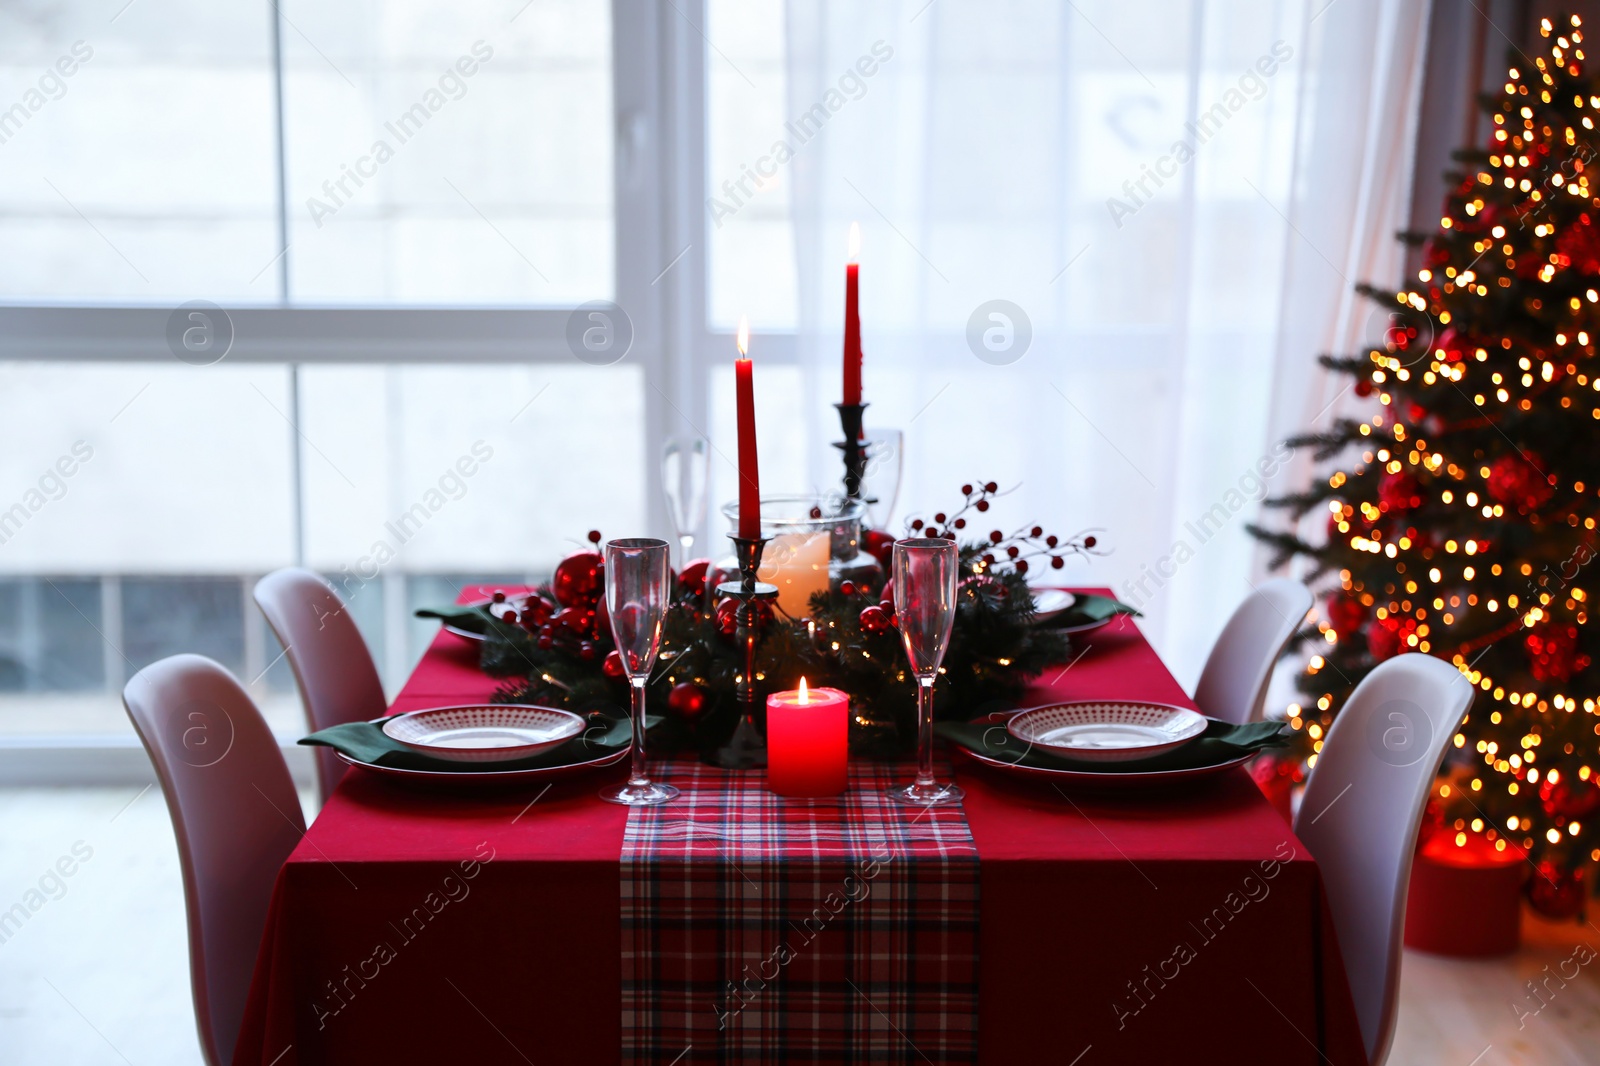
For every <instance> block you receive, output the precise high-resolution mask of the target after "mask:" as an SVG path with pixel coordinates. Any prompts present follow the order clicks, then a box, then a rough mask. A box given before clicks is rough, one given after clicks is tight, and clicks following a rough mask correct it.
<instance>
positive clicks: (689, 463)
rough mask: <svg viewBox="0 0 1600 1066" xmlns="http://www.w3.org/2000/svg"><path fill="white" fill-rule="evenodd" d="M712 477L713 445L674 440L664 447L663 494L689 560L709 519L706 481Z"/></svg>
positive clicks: (680, 562)
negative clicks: (695, 540)
mask: <svg viewBox="0 0 1600 1066" xmlns="http://www.w3.org/2000/svg"><path fill="white" fill-rule="evenodd" d="M710 474H711V442H710V441H708V440H706V439H705V438H704V437H671V438H669V439H668V440H667V442H666V443H665V444H663V445H662V446H661V491H662V493H663V494H664V495H665V496H666V498H667V514H668V516H669V517H671V519H672V528H673V530H674V531H675V532H676V533H677V535H678V543H679V545H680V546H681V547H682V548H683V554H682V556H681V557H680V558H679V559H678V568H679V569H680V570H681V569H683V565H684V564H685V563H687V562H688V561H689V557H690V554H691V553H692V551H693V549H694V534H695V530H697V529H699V528H700V523H702V522H704V521H705V520H706V480H707V478H709V477H710Z"/></svg>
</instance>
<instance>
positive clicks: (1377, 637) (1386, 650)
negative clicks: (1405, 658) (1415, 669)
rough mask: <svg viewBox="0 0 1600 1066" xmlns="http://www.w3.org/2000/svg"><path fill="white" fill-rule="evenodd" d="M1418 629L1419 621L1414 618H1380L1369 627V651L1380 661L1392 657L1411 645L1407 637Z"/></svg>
mask: <svg viewBox="0 0 1600 1066" xmlns="http://www.w3.org/2000/svg"><path fill="white" fill-rule="evenodd" d="M1416 631H1417V623H1416V620H1415V619H1413V618H1407V619H1405V620H1404V621H1401V620H1400V619H1397V618H1394V617H1392V616H1391V617H1389V618H1384V619H1380V620H1379V621H1378V623H1377V624H1376V625H1371V626H1368V627H1367V651H1368V652H1370V653H1371V655H1372V657H1373V658H1374V659H1375V660H1377V661H1378V662H1380V663H1381V662H1383V661H1384V660H1385V659H1392V658H1394V657H1395V656H1396V655H1399V654H1400V653H1401V652H1403V651H1405V650H1406V649H1407V648H1409V647H1410V643H1409V641H1408V640H1407V638H1408V637H1410V636H1412V635H1413V634H1414V633H1416Z"/></svg>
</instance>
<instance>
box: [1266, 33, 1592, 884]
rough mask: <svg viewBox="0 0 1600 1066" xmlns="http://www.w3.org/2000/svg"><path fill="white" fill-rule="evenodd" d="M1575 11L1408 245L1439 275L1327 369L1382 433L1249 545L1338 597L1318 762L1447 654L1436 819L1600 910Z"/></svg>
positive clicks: (1309, 748)
mask: <svg viewBox="0 0 1600 1066" xmlns="http://www.w3.org/2000/svg"><path fill="white" fill-rule="evenodd" d="M1580 27H1581V24H1580V21H1579V19H1578V18H1577V17H1572V18H1570V19H1566V18H1563V19H1560V20H1558V21H1557V22H1556V23H1554V24H1552V22H1551V21H1549V20H1545V21H1543V22H1542V24H1541V32H1542V33H1543V35H1544V37H1545V38H1546V39H1547V42H1548V50H1547V51H1545V53H1544V54H1543V55H1542V56H1538V57H1535V58H1534V59H1533V60H1532V66H1531V67H1529V66H1528V65H1527V63H1528V61H1527V60H1526V59H1525V58H1523V57H1522V56H1521V55H1520V53H1519V54H1516V55H1515V56H1514V57H1513V58H1512V59H1511V62H1512V63H1513V65H1512V67H1511V69H1510V70H1509V72H1508V74H1507V77H1506V81H1505V86H1504V89H1503V91H1502V92H1500V93H1498V94H1485V95H1484V97H1483V99H1482V102H1483V106H1484V108H1485V109H1486V110H1487V111H1488V112H1489V114H1490V115H1491V117H1492V120H1493V134H1492V139H1491V142H1490V144H1489V147H1488V148H1487V150H1482V149H1476V148H1474V149H1468V150H1464V151H1460V152H1457V153H1456V156H1455V158H1456V159H1457V160H1458V161H1459V162H1460V163H1461V167H1462V169H1461V171H1460V172H1458V173H1452V174H1450V175H1449V179H1450V181H1451V189H1450V192H1449V194H1448V196H1447V199H1446V203H1445V208H1444V215H1443V217H1442V218H1441V219H1440V222H1439V229H1438V231H1437V232H1435V233H1432V234H1409V235H1405V237H1404V239H1406V240H1408V241H1411V242H1413V243H1414V244H1419V245H1420V246H1421V248H1422V268H1421V269H1420V270H1419V271H1418V272H1417V275H1416V280H1415V282H1414V283H1411V284H1408V285H1407V286H1406V287H1405V288H1403V289H1402V290H1401V291H1400V292H1398V293H1394V292H1385V291H1381V290H1378V289H1376V288H1373V287H1371V286H1360V287H1359V288H1360V290H1361V291H1362V292H1363V293H1364V294H1365V295H1367V296H1369V297H1371V298H1372V299H1374V300H1377V301H1378V302H1379V303H1380V304H1383V305H1386V306H1387V307H1388V308H1390V309H1391V311H1392V316H1391V320H1390V326H1389V328H1388V330H1387V332H1386V333H1385V335H1384V337H1383V338H1382V342H1381V346H1379V347H1375V348H1374V349H1373V350H1371V351H1369V352H1367V353H1366V354H1365V355H1363V356H1355V357H1337V358H1336V357H1328V356H1325V357H1323V359H1322V362H1323V364H1324V365H1325V366H1327V367H1329V368H1331V369H1333V370H1336V371H1339V372H1342V373H1344V374H1348V375H1350V376H1351V377H1352V378H1354V385H1353V388H1354V391H1355V393H1356V394H1357V395H1358V396H1361V397H1370V398H1371V399H1372V403H1371V406H1370V408H1369V417H1367V418H1366V419H1365V420H1357V419H1354V418H1345V419H1342V420H1340V421H1338V422H1337V424H1335V425H1334V426H1333V427H1332V428H1331V429H1330V430H1329V431H1327V432H1325V433H1316V434H1308V435H1306V436H1303V437H1300V438H1297V439H1295V440H1294V441H1291V443H1292V444H1295V445H1308V446H1311V447H1313V448H1314V449H1315V455H1316V457H1317V458H1318V459H1319V460H1323V461H1333V462H1334V465H1335V466H1337V469H1334V470H1332V471H1331V472H1330V473H1329V475H1328V476H1327V477H1325V478H1321V479H1319V480H1318V482H1317V483H1316V484H1314V485H1313V486H1312V488H1311V489H1309V490H1308V491H1306V492H1303V493H1298V494H1295V495H1291V496H1287V497H1283V498H1279V499H1275V500H1271V501H1269V503H1270V504H1272V505H1275V506H1279V507H1283V508H1287V509H1288V511H1289V513H1290V514H1291V515H1292V516H1293V517H1295V518H1296V519H1302V518H1304V517H1305V516H1306V515H1308V514H1309V513H1311V512H1313V511H1324V510H1325V513H1326V514H1327V516H1328V517H1327V526H1326V530H1325V535H1324V531H1323V530H1322V528H1321V525H1320V523H1316V524H1315V525H1316V528H1314V529H1310V528H1308V525H1310V524H1309V523H1307V522H1304V521H1301V522H1299V523H1298V526H1297V530H1298V532H1288V533H1285V532H1276V531H1266V530H1262V529H1259V528H1256V529H1254V530H1253V532H1255V533H1256V535H1257V536H1259V537H1261V538H1262V539H1264V540H1266V541H1268V542H1270V543H1271V544H1273V545H1274V546H1275V547H1277V548H1278V549H1279V552H1278V558H1277V562H1278V563H1282V562H1284V561H1287V560H1288V559H1289V558H1291V557H1294V556H1301V557H1304V558H1306V559H1308V560H1310V561H1311V563H1312V567H1311V570H1312V572H1313V575H1314V577H1315V578H1318V579H1320V580H1321V581H1322V582H1323V586H1324V588H1325V591H1326V596H1325V599H1323V600H1322V602H1321V606H1320V608H1319V610H1318V611H1316V612H1315V613H1314V614H1313V619H1314V624H1313V625H1312V626H1309V627H1308V628H1307V629H1305V630H1304V631H1303V632H1302V633H1301V635H1300V637H1301V647H1302V648H1303V649H1305V650H1307V651H1311V652H1314V653H1313V654H1311V655H1310V657H1309V660H1308V662H1307V664H1306V667H1305V671H1304V673H1303V674H1302V675H1301V677H1300V689H1301V691H1302V692H1303V693H1304V695H1305V697H1306V698H1305V701H1304V702H1303V703H1299V704H1291V705H1290V707H1289V709H1288V710H1289V719H1290V722H1291V724H1292V725H1293V727H1294V728H1295V729H1296V730H1297V731H1298V736H1299V738H1300V744H1299V749H1298V750H1299V751H1300V753H1301V754H1302V755H1303V756H1304V758H1305V761H1306V763H1307V764H1308V765H1313V766H1314V765H1315V759H1316V751H1317V749H1319V748H1320V746H1321V738H1322V737H1323V736H1324V735H1325V733H1326V731H1327V729H1328V726H1329V724H1330V723H1331V722H1332V720H1333V718H1334V716H1335V715H1336V714H1338V712H1339V708H1340V707H1341V706H1342V705H1343V703H1344V701H1345V700H1346V698H1347V697H1348V696H1349V694H1350V692H1351V690H1352V689H1354V687H1355V686H1356V684H1357V683H1359V682H1360V681H1361V679H1362V678H1363V677H1364V676H1366V674H1367V673H1368V672H1369V671H1370V670H1372V669H1373V668H1374V667H1375V666H1377V665H1378V664H1379V663H1381V662H1383V661H1384V660H1386V659H1389V658H1391V657H1392V656H1394V655H1396V654H1399V653H1401V652H1409V651H1415V652H1422V653H1424V654H1428V655H1434V656H1437V657H1439V658H1442V659H1446V660H1448V661H1449V662H1451V663H1453V664H1454V665H1455V666H1456V667H1457V668H1458V669H1459V670H1460V671H1461V672H1462V674H1463V676H1464V678H1465V681H1466V683H1469V684H1471V685H1473V686H1474V687H1475V688H1476V689H1477V690H1478V691H1477V695H1476V699H1475V700H1474V702H1473V704H1472V707H1471V710H1470V712H1469V714H1468V716H1467V719H1466V722H1465V724H1463V725H1462V727H1461V729H1460V732H1459V734H1458V735H1457V736H1456V737H1455V738H1454V747H1453V748H1452V749H1451V754H1450V755H1449V756H1448V757H1447V758H1446V762H1445V769H1444V772H1443V774H1442V776H1441V777H1440V780H1439V781H1438V783H1437V785H1436V788H1435V791H1434V796H1435V803H1434V804H1433V805H1432V808H1431V810H1432V814H1433V828H1434V831H1443V832H1446V833H1453V834H1454V835H1455V838H1456V843H1457V844H1462V845H1465V844H1467V843H1468V837H1469V836H1470V835H1472V834H1479V835H1481V836H1482V837H1484V838H1485V839H1486V840H1487V841H1488V842H1489V843H1490V845H1492V846H1493V847H1495V848H1497V849H1499V850H1502V851H1504V850H1506V849H1507V848H1516V849H1523V850H1525V851H1526V852H1527V853H1528V855H1529V857H1530V858H1531V859H1532V860H1533V861H1534V862H1535V863H1536V864H1537V865H1538V867H1539V873H1540V875H1541V876H1535V877H1530V879H1529V895H1530V898H1531V899H1532V900H1533V902H1534V903H1535V905H1536V906H1539V907H1540V908H1541V909H1543V910H1545V911H1546V912H1547V913H1551V914H1570V913H1573V912H1575V911H1576V909H1577V908H1578V907H1580V906H1581V904H1582V892H1581V885H1582V880H1581V876H1582V871H1583V868H1584V866H1585V865H1586V864H1588V863H1590V862H1593V861H1596V860H1600V787H1597V782H1596V780H1595V778H1596V774H1597V773H1600V737H1597V734H1600V714H1597V711H1600V707H1597V705H1596V698H1597V695H1600V692H1597V690H1600V684H1597V682H1600V670H1597V669H1595V668H1593V665H1592V664H1593V659H1594V657H1595V655H1596V654H1597V646H1596V645H1597V640H1596V633H1595V627H1594V626H1592V625H1590V624H1589V623H1590V615H1589V612H1590V598H1591V595H1592V593H1591V591H1590V590H1591V589H1592V588H1594V587H1595V581H1594V575H1592V574H1591V573H1590V570H1589V564H1590V562H1591V561H1592V560H1593V558H1594V556H1595V554H1596V552H1597V550H1600V547H1597V543H1596V536H1595V521H1596V514H1597V512H1600V376H1597V375H1600V363H1597V361H1596V359H1595V346H1596V343H1597V342H1600V181H1597V173H1600V161H1597V159H1596V157H1597V154H1600V132H1597V130H1596V122H1597V120H1600V83H1597V80H1596V79H1595V78H1593V77H1592V76H1589V75H1587V74H1586V73H1585V70H1584V68H1585V55H1584V48H1583V37H1582V30H1581V28H1580Z"/></svg>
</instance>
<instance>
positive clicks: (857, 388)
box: [844, 222, 861, 406]
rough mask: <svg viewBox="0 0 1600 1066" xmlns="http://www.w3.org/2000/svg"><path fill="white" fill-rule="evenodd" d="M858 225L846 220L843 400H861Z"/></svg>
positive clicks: (849, 401)
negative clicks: (847, 252)
mask: <svg viewBox="0 0 1600 1066" xmlns="http://www.w3.org/2000/svg"><path fill="white" fill-rule="evenodd" d="M860 253H861V227H860V226H859V225H858V224H856V223H854V222H852V223H850V262H849V263H848V264H846V266H845V268H844V403H845V404H847V405H850V406H854V405H856V404H859V403H860V402H861V265H860V264H859V263H858V262H856V259H857V257H858V256H859V255H860Z"/></svg>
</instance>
